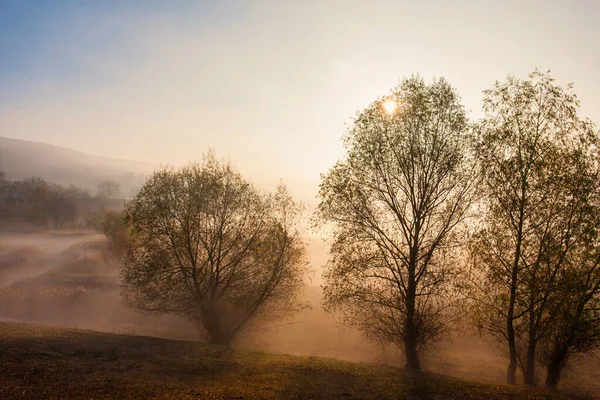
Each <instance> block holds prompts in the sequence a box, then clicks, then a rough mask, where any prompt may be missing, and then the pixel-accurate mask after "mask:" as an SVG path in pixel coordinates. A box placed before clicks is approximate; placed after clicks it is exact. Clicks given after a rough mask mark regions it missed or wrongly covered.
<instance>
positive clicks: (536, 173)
mask: <svg viewBox="0 0 600 400" xmlns="http://www.w3.org/2000/svg"><path fill="white" fill-rule="evenodd" d="M571 89H572V87H571V86H569V87H567V89H566V90H565V89H563V88H561V87H560V86H558V85H556V84H554V82H553V79H552V78H551V77H550V75H549V74H548V73H541V72H538V71H536V72H534V73H532V74H531V75H530V76H529V79H528V80H519V79H516V78H514V77H509V78H508V80H507V81H506V82H504V83H498V82H497V83H496V84H495V86H494V87H493V88H492V89H491V90H487V91H485V92H484V111H485V112H486V115H485V118H484V119H483V120H482V121H481V122H480V124H479V127H478V135H477V145H476V157H477V159H478V161H479V166H480V172H481V176H482V178H483V185H482V188H483V193H484V201H483V202H482V211H483V221H482V225H483V226H482V229H481V230H480V231H479V232H478V234H477V235H476V240H475V241H474V243H473V246H472V247H471V248H472V254H473V259H474V261H475V263H476V264H477V266H478V268H479V270H480V271H481V274H482V287H481V289H482V291H481V294H482V295H481V298H480V299H479V303H478V313H477V316H478V320H479V321H478V322H479V326H480V327H481V328H482V329H485V330H487V331H488V332H490V333H492V334H494V335H495V336H496V337H497V338H498V339H499V340H501V341H506V344H507V346H508V354H509V365H508V369H507V381H508V383H510V384H514V383H516V369H517V366H518V364H519V363H520V364H521V366H522V369H523V371H524V379H525V383H526V384H528V385H534V384H535V371H534V368H535V362H536V347H537V344H538V343H539V341H540V340H542V338H543V337H544V336H545V335H546V334H547V332H548V329H549V327H550V326H551V325H552V324H553V318H554V314H553V313H551V312H550V311H549V310H551V309H552V307H553V301H554V299H555V298H556V292H557V288H558V286H557V283H558V278H559V277H560V274H561V271H562V270H563V269H564V268H565V267H566V265H567V259H568V255H569V254H570V252H572V251H574V250H575V249H576V245H577V244H578V242H579V239H580V238H581V236H580V235H581V233H582V231H581V230H580V229H579V226H580V224H581V222H582V220H583V219H584V214H583V211H584V210H585V208H586V202H585V200H584V199H583V198H582V197H581V196H579V195H578V193H579V192H578V190H580V189H581V188H580V187H579V185H580V183H582V180H581V176H580V174H581V171H578V170H576V168H573V164H572V161H573V159H572V156H573V155H574V154H576V152H577V151H578V150H577V146H578V143H581V141H582V140H586V136H587V135H588V133H589V130H588V129H586V125H585V124H582V123H581V121H580V120H579V119H578V117H577V114H576V109H577V106H578V102H577V98H576V97H575V95H574V94H573V93H572V92H571Z"/></svg>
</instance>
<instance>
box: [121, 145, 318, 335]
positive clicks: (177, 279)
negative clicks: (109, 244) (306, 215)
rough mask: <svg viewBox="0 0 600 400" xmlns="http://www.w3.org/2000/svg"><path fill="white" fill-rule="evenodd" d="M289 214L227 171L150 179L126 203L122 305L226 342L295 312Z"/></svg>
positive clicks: (281, 202)
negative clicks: (185, 322) (182, 320)
mask: <svg viewBox="0 0 600 400" xmlns="http://www.w3.org/2000/svg"><path fill="white" fill-rule="evenodd" d="M299 216H300V209H299V206H298V205H297V204H296V203H294V201H293V200H292V199H291V198H290V196H289V195H288V193H287V191H286V189H285V188H284V187H283V186H280V187H279V189H278V191H277V193H276V194H274V195H269V196H266V195H263V194H261V193H259V192H258V191H257V190H256V189H255V188H254V187H253V186H252V185H251V184H250V183H248V182H247V181H245V180H244V179H243V178H242V177H241V175H240V174H238V173H236V172H235V171H233V170H232V168H231V166H230V165H229V164H228V163H225V162H220V161H218V160H217V159H216V158H215V156H214V154H212V153H211V154H209V155H208V156H206V157H205V158H204V161H203V162H202V163H201V164H191V165H189V166H187V167H184V168H182V169H180V170H178V171H174V170H169V169H165V170H162V171H159V172H156V173H154V175H152V176H151V177H150V178H149V179H148V181H147V182H146V183H145V185H144V186H143V187H142V189H141V190H140V192H139V193H138V194H137V196H136V197H135V198H134V199H133V200H132V201H131V202H130V203H129V204H128V206H127V210H126V218H127V219H126V220H127V222H128V224H129V226H130V228H131V240H130V245H129V247H128V254H127V257H126V260H125V263H124V265H123V267H122V276H123V290H124V297H125V300H126V302H127V303H128V304H129V305H130V306H131V307H133V308H135V309H138V310H141V311H145V312H150V313H158V314H164V313H170V314H176V315H181V316H184V317H186V318H188V319H189V320H191V321H194V322H196V323H197V324H198V326H199V327H200V328H201V329H202V331H203V332H205V333H206V334H207V336H208V338H209V340H210V341H211V342H212V343H217V344H228V343H230V342H231V340H232V339H233V338H234V337H235V336H236V335H237V334H239V333H240V332H241V331H242V330H243V329H245V328H247V327H248V326H249V323H251V322H253V321H256V320H257V319H258V318H267V319H268V318H276V317H280V316H282V314H283V313H287V312H292V311H294V310H297V309H298V307H300V306H301V305H302V304H301V303H300V301H299V298H298V295H299V291H298V290H299V288H300V287H301V286H302V285H303V278H304V274H305V273H306V272H307V264H306V263H305V261H304V253H305V246H304V243H303V241H302V239H301V237H300V231H299V230H298V222H299V221H298V218H299Z"/></svg>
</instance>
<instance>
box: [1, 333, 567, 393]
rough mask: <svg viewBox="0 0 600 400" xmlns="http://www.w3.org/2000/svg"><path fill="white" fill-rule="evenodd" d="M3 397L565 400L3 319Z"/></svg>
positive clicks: (392, 371)
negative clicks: (10, 321) (11, 321)
mask: <svg viewBox="0 0 600 400" xmlns="http://www.w3.org/2000/svg"><path fill="white" fill-rule="evenodd" d="M0 398H1V399H13V398H14V399H36V400H37V399H65V398H69V399H440V400H441V399H448V400H452V399H460V400H469V399H490V400H494V399H557V400H558V399H567V398H569V397H567V396H566V395H562V394H549V393H546V392H543V391H534V390H528V389H525V388H522V387H509V386H506V385H493V384H482V383H475V382H471V381H467V380H462V379H456V378H449V377H445V376H442V375H437V374H431V373H423V374H410V373H408V372H407V371H405V370H403V369H401V368H394V367H387V366H380V365H368V364H356V363H349V362H342V361H336V360H330V359H324V358H316V357H296V356H287V355H282V354H275V353H260V352H253V351H247V350H239V349H231V348H227V347H216V346H209V345H205V344H202V343H198V342H185V341H174V340H165V339H157V338H150V337H139V336H129V335H117V334H109V333H100V332H94V331H86V330H77V329H68V328H58V327H49V326H40V325H30V324H22V323H0Z"/></svg>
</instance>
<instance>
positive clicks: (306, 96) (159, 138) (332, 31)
mask: <svg viewBox="0 0 600 400" xmlns="http://www.w3.org/2000/svg"><path fill="white" fill-rule="evenodd" d="M599 20H600V1H595V0H589V1H583V0H579V1H577V0H572V1H564V2H559V1H549V0H546V1H526V0H523V1H514V2H513V1H484V0H479V1H446V0H441V1H373V0H369V1H367V0H365V1H314V2H313V1H301V0H297V1H292V0H290V1H275V0H273V1H263V2H261V1H246V2H227V1H211V2H200V1H174V0H172V1H163V2H158V1H157V2H153V1H141V0H140V1H84V0H72V1H39V2H35V1H27V0H0V136H8V137H13V138H21V139H27V140H34V141H43V142H48V143H52V144H56V145H60V146H65V147H70V148H74V149H77V150H82V151H85V152H88V153H92V154H97V155H106V156H113V157H119V158H127V159H137V160H147V161H153V162H157V163H184V162H186V161H188V160H193V159H196V158H199V156H200V155H201V153H202V152H203V151H205V150H206V149H207V148H208V147H213V148H215V149H216V151H217V153H218V154H219V155H223V156H229V157H230V158H231V159H232V161H233V162H234V163H235V164H236V165H237V166H238V168H239V169H240V170H241V171H242V172H243V173H244V174H245V175H247V176H250V177H251V178H252V179H254V180H255V181H258V182H261V183H267V184H269V185H271V184H273V183H274V182H276V181H277V180H279V179H284V180H285V181H286V182H288V184H289V186H290V187H291V188H292V190H293V191H294V192H295V193H296V194H298V195H300V197H302V198H303V199H304V200H310V199H311V198H314V195H315V193H316V187H317V185H318V181H319V173H321V172H325V171H326V170H327V169H328V168H329V167H330V166H332V165H333V163H334V162H335V161H336V160H337V159H338V158H339V157H340V156H341V155H342V154H343V152H342V146H341V142H340V138H341V136H342V135H343V133H344V132H345V125H346V124H347V123H349V122H350V121H351V118H352V116H353V115H354V113H355V112H356V111H357V110H358V109H360V108H362V107H364V106H366V105H367V104H368V103H369V102H371V101H373V100H374V99H375V98H376V97H378V96H380V95H384V94H386V92H387V91H388V90H389V89H390V88H391V87H392V86H394V85H395V84H396V83H397V82H398V80H399V79H400V78H401V77H403V76H409V75H410V74H411V73H412V72H419V73H420V74H421V75H423V76H424V77H425V78H427V79H430V78H432V77H433V76H444V77H446V78H447V79H448V80H449V81H450V83H451V84H452V85H454V86H455V87H456V88H457V89H458V90H459V92H460V94H461V96H462V98H463V102H464V104H465V106H466V107H467V109H468V110H470V111H471V115H472V117H473V118H476V117H478V116H479V115H480V108H481V102H480V101H481V91H482V90H484V89H486V88H488V87H490V86H491V85H492V83H493V82H494V81H495V80H498V79H504V78H505V77H506V75H507V74H509V73H510V74H514V75H517V76H520V77H524V76H526V74H527V73H529V72H531V71H532V70H533V69H534V68H535V67H536V66H537V67H539V68H540V69H544V70H545V69H551V70H552V71H553V75H554V76H555V77H556V78H557V79H558V80H559V81H561V82H565V83H566V82H570V81H572V82H575V84H576V86H575V90H576V92H577V93H578V95H579V97H580V100H581V102H582V109H581V113H582V115H583V116H588V117H590V118H592V119H593V120H595V121H596V122H597V123H600V78H599V74H600V27H598V21H599Z"/></svg>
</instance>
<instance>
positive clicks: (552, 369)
mask: <svg viewBox="0 0 600 400" xmlns="http://www.w3.org/2000/svg"><path fill="white" fill-rule="evenodd" d="M566 360H567V350H566V348H561V349H558V350H555V351H554V352H553V354H552V358H551V359H550V363H549V364H548V370H547V371H546V389H548V390H556V387H557V386H558V381H559V380H560V374H561V372H562V369H563V367H564V366H565V363H566Z"/></svg>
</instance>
